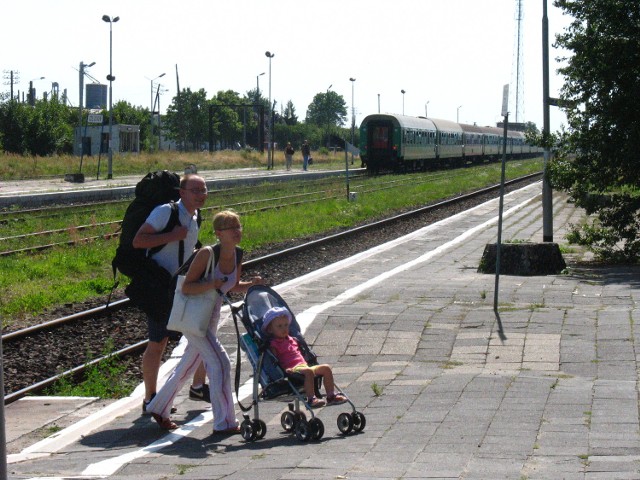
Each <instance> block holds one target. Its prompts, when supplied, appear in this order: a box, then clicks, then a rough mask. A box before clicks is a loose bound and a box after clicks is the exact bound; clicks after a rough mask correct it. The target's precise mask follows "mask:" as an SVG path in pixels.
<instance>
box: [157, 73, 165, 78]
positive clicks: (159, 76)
mask: <svg viewBox="0 0 640 480" xmlns="http://www.w3.org/2000/svg"><path fill="white" fill-rule="evenodd" d="M165 75H166V73H163V74H162V75H158V78H161V77H164V76H165Z"/></svg>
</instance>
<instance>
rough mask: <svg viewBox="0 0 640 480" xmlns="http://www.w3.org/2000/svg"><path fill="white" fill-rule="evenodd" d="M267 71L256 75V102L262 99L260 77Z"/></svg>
mask: <svg viewBox="0 0 640 480" xmlns="http://www.w3.org/2000/svg"><path fill="white" fill-rule="evenodd" d="M264 73H265V72H262V73H259V74H258V75H256V103H258V102H259V101H260V77H261V76H262V75H264Z"/></svg>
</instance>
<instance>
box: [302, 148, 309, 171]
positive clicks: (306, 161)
mask: <svg viewBox="0 0 640 480" xmlns="http://www.w3.org/2000/svg"><path fill="white" fill-rule="evenodd" d="M301 150H302V170H304V171H305V172H306V171H307V168H309V157H310V156H311V147H310V146H309V142H308V141H306V140H305V141H304V143H303V144H302V148H301Z"/></svg>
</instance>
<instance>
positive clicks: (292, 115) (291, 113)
mask: <svg viewBox="0 0 640 480" xmlns="http://www.w3.org/2000/svg"><path fill="white" fill-rule="evenodd" d="M283 116H284V122H285V123H286V124H287V125H295V124H297V123H298V116H297V115H296V107H294V106H293V102H292V101H291V100H289V101H288V102H287V106H286V107H285V108H284V115H283Z"/></svg>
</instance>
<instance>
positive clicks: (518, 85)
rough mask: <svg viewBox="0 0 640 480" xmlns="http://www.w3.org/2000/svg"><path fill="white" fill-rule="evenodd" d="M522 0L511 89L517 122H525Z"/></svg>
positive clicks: (517, 25)
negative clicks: (512, 86)
mask: <svg viewBox="0 0 640 480" xmlns="http://www.w3.org/2000/svg"><path fill="white" fill-rule="evenodd" d="M523 3H524V2H523V1H522V0H516V15H515V17H516V38H515V47H514V52H513V66H512V73H511V75H512V79H511V83H512V85H513V84H515V88H512V89H511V92H512V95H515V103H511V105H514V104H515V109H516V111H515V117H514V120H515V122H516V123H518V122H523V118H524V102H523V100H522V99H523V96H524V69H523V66H522V63H523V62H522V56H523V51H522V35H523V34H522V24H523V19H524V5H523Z"/></svg>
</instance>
